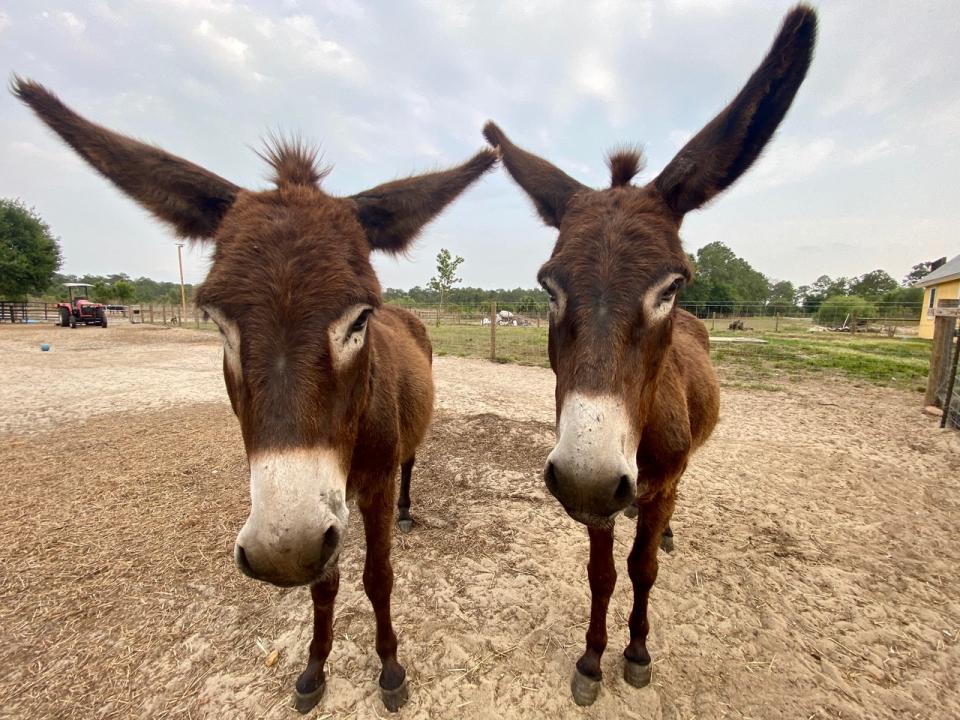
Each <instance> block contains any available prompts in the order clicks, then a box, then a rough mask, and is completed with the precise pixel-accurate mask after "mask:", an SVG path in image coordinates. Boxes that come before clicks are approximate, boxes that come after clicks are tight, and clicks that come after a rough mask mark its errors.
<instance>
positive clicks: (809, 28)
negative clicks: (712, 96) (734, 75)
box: [653, 5, 817, 215]
mask: <svg viewBox="0 0 960 720" xmlns="http://www.w3.org/2000/svg"><path fill="white" fill-rule="evenodd" d="M816 36H817V15H816V13H815V12H814V10H813V9H812V8H810V7H808V6H805V5H798V6H797V7H796V8H794V9H793V10H791V11H790V13H788V14H787V16H786V18H784V21H783V27H781V28H780V33H779V35H777V38H776V40H774V42H773V47H772V48H771V49H770V52H769V53H768V54H767V57H766V58H765V59H764V61H763V63H761V65H760V67H759V68H757V70H756V72H754V73H753V76H752V77H751V78H750V80H748V81H747V84H746V85H745V86H744V87H743V89H742V90H741V91H740V93H739V94H738V95H737V96H736V97H735V98H734V99H733V102H731V103H730V104H729V105H727V107H726V108H724V109H723V111H722V112H721V113H720V114H719V115H717V116H716V117H715V118H714V119H713V120H712V121H711V122H710V123H709V124H708V125H707V126H706V127H704V128H703V130H701V131H700V132H699V133H697V135H695V136H694V137H693V138H692V139H691V140H690V141H689V142H688V143H687V144H686V145H684V146H683V148H682V149H681V150H680V152H679V153H677V156H676V157H675V158H674V159H673V160H671V161H670V164H669V165H667V167H666V168H664V170H663V172H661V173H660V175H659V176H658V177H657V179H656V180H654V181H653V186H654V187H655V188H656V190H657V191H658V192H659V193H660V195H661V196H662V197H663V198H664V200H665V201H666V203H667V205H668V206H670V208H671V209H673V211H674V212H676V213H677V214H678V215H683V214H684V213H686V212H689V211H690V210H694V209H696V208H698V207H700V206H701V205H703V204H704V203H705V202H707V201H709V200H710V199H711V198H712V197H714V196H715V195H717V194H718V193H719V192H721V191H722V190H724V189H726V188H727V187H729V186H730V185H731V184H732V183H733V182H734V181H735V180H736V179H737V178H738V177H740V176H741V175H742V174H743V173H744V172H745V171H746V170H747V168H749V167H750V165H751V164H753V162H754V160H756V159H757V157H758V156H759V155H760V152H761V151H762V150H763V147H764V145H766V144H767V141H768V140H770V138H771V137H772V136H773V133H774V131H775V130H776V129H777V126H778V125H779V124H780V121H781V120H783V118H784V116H785V115H786V114H787V110H789V109H790V104H791V103H792V102H793V98H794V96H795V95H796V94H797V90H798V89H799V88H800V84H801V83H802V82H803V80H804V78H805V77H806V75H807V69H808V68H809V67H810V61H811V60H812V58H813V47H814V44H815V42H816Z"/></svg>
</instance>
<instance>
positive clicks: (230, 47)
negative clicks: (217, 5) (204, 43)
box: [196, 20, 250, 65]
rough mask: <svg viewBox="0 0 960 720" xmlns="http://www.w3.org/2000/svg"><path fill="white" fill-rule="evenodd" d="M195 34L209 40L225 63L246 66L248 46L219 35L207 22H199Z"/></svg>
mask: <svg viewBox="0 0 960 720" xmlns="http://www.w3.org/2000/svg"><path fill="white" fill-rule="evenodd" d="M196 33H197V35H199V36H200V37H202V38H206V39H207V40H209V41H210V42H211V43H212V45H213V46H214V47H215V48H216V49H217V50H218V51H219V52H218V54H219V56H220V57H221V58H222V59H224V60H226V61H227V62H233V63H237V64H239V65H246V61H247V50H248V49H249V47H250V46H249V45H247V44H246V43H245V42H243V40H241V39H240V38H236V37H233V36H232V35H226V34H224V33H221V32H220V31H218V30H217V29H216V28H215V27H214V26H213V23H211V22H210V21H209V20H201V21H200V24H199V25H197V29H196Z"/></svg>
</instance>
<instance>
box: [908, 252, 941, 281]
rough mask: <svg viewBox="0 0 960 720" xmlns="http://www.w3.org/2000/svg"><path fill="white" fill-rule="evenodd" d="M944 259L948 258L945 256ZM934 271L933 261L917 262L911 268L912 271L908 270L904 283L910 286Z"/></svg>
mask: <svg viewBox="0 0 960 720" xmlns="http://www.w3.org/2000/svg"><path fill="white" fill-rule="evenodd" d="M943 260H946V258H943ZM932 272H933V262H922V263H917V264H916V265H914V266H913V267H912V268H910V272H908V273H907V274H906V276H905V277H904V278H903V284H904V286H906V287H909V286H910V285H913V284H914V283H915V282H917V281H919V280H923V278H924V277H925V276H927V275H929V274H930V273H932Z"/></svg>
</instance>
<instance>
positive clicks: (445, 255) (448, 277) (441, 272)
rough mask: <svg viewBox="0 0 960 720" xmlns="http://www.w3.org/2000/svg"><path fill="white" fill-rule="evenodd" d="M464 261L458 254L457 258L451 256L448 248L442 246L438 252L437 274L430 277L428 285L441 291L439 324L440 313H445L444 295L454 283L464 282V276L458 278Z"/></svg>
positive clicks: (438, 312) (438, 322)
mask: <svg viewBox="0 0 960 720" xmlns="http://www.w3.org/2000/svg"><path fill="white" fill-rule="evenodd" d="M462 262H463V258H462V257H460V256H459V255H457V257H456V258H452V257H451V256H450V251H449V250H447V249H446V248H441V249H440V252H439V253H437V274H436V275H434V276H433V277H432V278H430V282H429V283H427V285H428V286H429V287H430V289H431V290H435V291H436V292H438V293H440V307H439V309H438V310H437V325H439V324H440V315H441V314H442V313H443V300H444V296H445V295H446V294H447V293H449V292H450V290H451V289H452V288H453V286H454V285H456V284H457V283H458V282H463V280H462V278H458V277H457V276H456V275H457V268H458V267H459V266H460V264H461V263H462Z"/></svg>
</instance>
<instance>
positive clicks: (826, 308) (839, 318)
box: [817, 295, 877, 325]
mask: <svg viewBox="0 0 960 720" xmlns="http://www.w3.org/2000/svg"><path fill="white" fill-rule="evenodd" d="M876 316H877V307H876V305H873V304H872V303H870V302H869V301H868V300H865V299H864V298H862V297H858V296H857V295H833V296H831V297H828V298H826V299H825V300H824V301H823V302H822V303H820V307H819V309H818V310H817V323H818V324H820V325H842V324H843V323H844V322H845V321H849V319H850V318H852V317H857V318H860V319H861V320H862V319H863V318H871V317H872V318H875V317H876Z"/></svg>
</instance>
